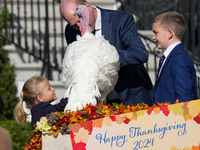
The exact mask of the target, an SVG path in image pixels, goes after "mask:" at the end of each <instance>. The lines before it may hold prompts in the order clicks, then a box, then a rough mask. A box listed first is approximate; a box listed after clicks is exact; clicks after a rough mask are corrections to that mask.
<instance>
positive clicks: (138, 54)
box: [60, 0, 152, 105]
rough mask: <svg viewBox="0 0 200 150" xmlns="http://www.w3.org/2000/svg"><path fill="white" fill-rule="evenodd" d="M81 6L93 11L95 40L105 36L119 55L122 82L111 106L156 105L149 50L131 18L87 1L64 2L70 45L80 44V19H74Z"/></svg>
mask: <svg viewBox="0 0 200 150" xmlns="http://www.w3.org/2000/svg"><path fill="white" fill-rule="evenodd" d="M78 5H86V6H87V7H88V9H89V11H90V24H89V25H90V29H91V31H92V32H93V31H95V36H96V37H99V36H104V38H105V39H106V40H108V41H109V42H110V44H112V45H113V46H115V48H116V49H117V51H118V53H119V58H120V71H119V79H118V81H117V84H116V86H115V89H114V91H112V92H111V93H112V94H109V95H108V98H109V100H111V102H119V103H121V102H122V103H123V104H124V105H128V104H137V103H142V102H144V103H146V104H148V105H152V100H151V95H150V94H151V92H150V90H152V83H151V80H150V78H149V75H148V73H147V71H146V69H145V67H144V65H143V64H144V63H145V62H147V60H148V51H147V50H146V49H145V46H144V45H143V43H142V41H141V39H140V37H139V36H138V32H137V29H136V26H135V23H134V18H133V16H132V15H131V14H129V13H126V12H122V11H114V10H106V9H101V8H99V7H94V6H91V5H90V3H88V2H87V1H86V0H63V1H62V3H61V5H60V13H61V15H62V17H63V18H64V19H65V20H66V21H67V22H68V24H67V26H66V29H65V37H66V41H67V44H70V43H72V42H73V41H75V40H76V35H77V34H79V35H80V31H79V25H80V22H79V18H78V16H74V15H73V14H74V12H75V9H76V7H77V6H78Z"/></svg>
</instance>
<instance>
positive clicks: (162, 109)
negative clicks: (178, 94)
mask: <svg viewBox="0 0 200 150" xmlns="http://www.w3.org/2000/svg"><path fill="white" fill-rule="evenodd" d="M160 110H161V111H163V114H164V115H165V116H168V115H169V109H168V106H161V107H160Z"/></svg>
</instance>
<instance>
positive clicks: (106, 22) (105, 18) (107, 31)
mask: <svg viewBox="0 0 200 150" xmlns="http://www.w3.org/2000/svg"><path fill="white" fill-rule="evenodd" d="M98 8H99V7H98ZM99 9H100V10H101V26H102V35H103V36H104V38H105V39H106V40H108V41H110V42H111V40H112V37H111V27H112V23H111V22H110V20H111V19H110V16H109V15H108V13H107V12H106V10H104V9H101V8H99Z"/></svg>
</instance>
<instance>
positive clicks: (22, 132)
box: [0, 120, 32, 150]
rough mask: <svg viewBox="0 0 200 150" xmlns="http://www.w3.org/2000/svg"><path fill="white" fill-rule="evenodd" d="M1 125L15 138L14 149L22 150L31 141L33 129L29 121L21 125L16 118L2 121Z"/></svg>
mask: <svg viewBox="0 0 200 150" xmlns="http://www.w3.org/2000/svg"><path fill="white" fill-rule="evenodd" d="M0 126H1V127H3V128H5V129H7V130H8V131H9V132H10V134H11V137H12V140H13V150H22V149H24V148H25V147H26V145H27V144H28V143H29V142H30V139H31V134H30V132H31V131H32V129H31V124H30V123H29V122H27V123H26V124H24V125H21V124H19V123H18V122H17V121H15V120H5V121H0Z"/></svg>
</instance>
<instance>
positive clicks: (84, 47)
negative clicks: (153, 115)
mask: <svg viewBox="0 0 200 150" xmlns="http://www.w3.org/2000/svg"><path fill="white" fill-rule="evenodd" d="M75 14H76V15H78V16H79V18H80V24H81V26H80V27H79V28H80V31H81V35H82V37H81V36H79V35H78V36H77V41H75V42H73V43H71V44H69V46H68V48H67V50H66V52H65V56H64V59H63V64H62V73H61V81H62V82H63V83H64V84H65V87H66V88H67V90H66V93H65V95H64V97H67V98H68V104H67V105H66V107H65V110H64V112H65V111H66V110H71V111H76V110H77V109H82V108H83V106H85V105H86V104H90V103H91V104H92V105H96V104H97V100H98V102H100V103H101V102H102V101H103V100H105V99H106V97H107V94H108V93H109V92H111V91H112V90H113V89H114V86H115V84H116V82H117V79H118V71H119V55H118V52H117V50H116V49H115V47H114V46H112V45H110V44H109V42H108V41H107V40H105V39H104V37H103V36H102V37H100V38H96V37H95V36H94V35H93V34H92V33H90V28H89V10H88V8H87V7H86V6H85V5H79V6H78V7H77V9H76V13H75Z"/></svg>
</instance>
